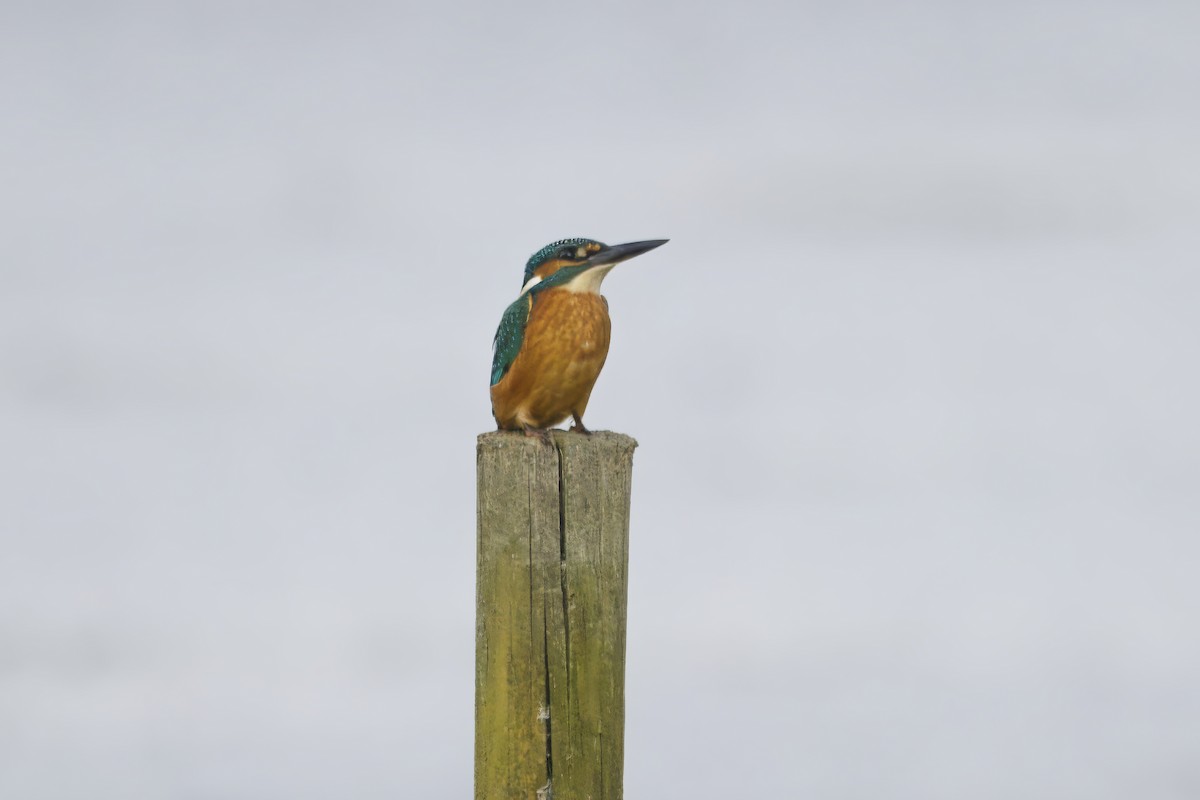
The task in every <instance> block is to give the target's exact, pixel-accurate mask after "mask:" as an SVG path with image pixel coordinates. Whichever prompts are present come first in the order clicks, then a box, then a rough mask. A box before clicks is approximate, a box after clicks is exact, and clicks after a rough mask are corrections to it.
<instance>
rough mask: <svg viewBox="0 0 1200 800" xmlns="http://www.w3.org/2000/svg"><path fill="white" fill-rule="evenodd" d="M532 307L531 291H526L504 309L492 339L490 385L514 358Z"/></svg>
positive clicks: (497, 381)
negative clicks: (494, 336)
mask: <svg viewBox="0 0 1200 800" xmlns="http://www.w3.org/2000/svg"><path fill="white" fill-rule="evenodd" d="M532 308H533V293H532V292H526V293H525V294H523V295H521V296H520V297H518V298H517V299H516V300H515V301H514V302H513V304H512V305H510V306H509V307H508V308H506V309H504V316H502V317H501V318H500V327H499V328H497V329H496V338H495V339H493V340H492V386H495V385H496V384H497V383H499V382H500V379H501V378H503V377H504V375H505V373H507V372H508V368H509V367H511V366H512V363H513V361H514V360H516V358H517V353H518V352H519V351H520V350H521V341H522V340H523V339H524V338H525V324H526V323H527V322H529V312H530V310H531V309H532Z"/></svg>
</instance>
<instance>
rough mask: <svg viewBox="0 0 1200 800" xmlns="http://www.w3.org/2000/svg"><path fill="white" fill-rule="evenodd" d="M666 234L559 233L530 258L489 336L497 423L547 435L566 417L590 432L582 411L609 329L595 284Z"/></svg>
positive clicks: (605, 349) (576, 428)
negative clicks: (610, 240) (617, 238)
mask: <svg viewBox="0 0 1200 800" xmlns="http://www.w3.org/2000/svg"><path fill="white" fill-rule="evenodd" d="M667 241H668V240H667V239H650V240H647V241H642V242H629V243H626V244H617V245H606V244H604V243H603V242H598V241H596V240H595V239H579V238H576V239H559V240H558V241H556V242H551V243H550V244H548V245H546V246H545V247H543V248H542V249H541V250H538V251H537V252H536V253H534V254H533V255H532V256H531V257H530V258H529V261H528V262H527V263H526V264H525V280H524V284H523V285H522V287H521V293H520V294H519V295H518V296H517V299H516V300H514V301H513V302H512V304H511V305H509V307H508V308H507V309H505V311H504V314H503V316H502V317H501V318H500V326H499V327H498V328H497V329H496V336H495V338H494V339H493V340H492V386H491V396H492V416H494V417H495V418H496V426H497V428H498V429H499V430H502V431H524V432H525V433H526V434H527V435H543V436H546V435H548V434H546V433H545V431H546V430H547V429H549V428H551V427H553V426H555V425H558V424H559V423H561V422H563V421H564V420H566V419H567V418H568V417H571V418H572V422H573V424H572V425H571V431H573V432H576V433H583V434H590V433H591V431H589V430H588V429H587V428H586V427H584V424H583V412H584V411H586V410H587V405H588V399H589V398H590V397H591V395H592V387H593V386H595V384H596V378H597V377H599V375H600V370H601V369H602V368H603V367H604V361H605V359H606V358H607V356H608V343H609V336H610V333H611V330H612V323H611V321H610V320H609V316H608V301H607V300H606V299H605V298H604V297H603V296H602V295H601V294H600V284H601V283H602V282H603V281H604V278H605V277H606V276H607V275H608V273H609V272H610V271H611V270H612V268H613V267H615V266H616V265H617V264H619V263H621V262H622V261H627V260H628V259H631V258H633V257H634V256H639V255H642V254H643V253H647V252H649V251H651V250H653V249H654V248H656V247H660V246H662V245H664V244H666V243H667Z"/></svg>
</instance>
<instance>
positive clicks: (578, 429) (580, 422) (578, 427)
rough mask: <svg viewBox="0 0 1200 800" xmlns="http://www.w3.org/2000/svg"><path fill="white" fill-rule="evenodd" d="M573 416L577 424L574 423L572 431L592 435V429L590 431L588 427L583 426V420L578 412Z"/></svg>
mask: <svg viewBox="0 0 1200 800" xmlns="http://www.w3.org/2000/svg"><path fill="white" fill-rule="evenodd" d="M571 416H572V417H573V418H574V420H575V424H573V425H572V426H571V428H570V432H571V433H582V434H583V435H584V436H591V435H592V432H591V431H589V430H588V429H587V428H585V427H583V420H581V419H580V418H579V415H578V414H572V415H571Z"/></svg>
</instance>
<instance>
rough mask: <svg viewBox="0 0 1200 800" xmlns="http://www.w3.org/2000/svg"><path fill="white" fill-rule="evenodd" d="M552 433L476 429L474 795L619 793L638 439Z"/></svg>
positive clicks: (567, 798)
mask: <svg viewBox="0 0 1200 800" xmlns="http://www.w3.org/2000/svg"><path fill="white" fill-rule="evenodd" d="M551 437H552V439H551V441H549V442H547V441H544V440H542V439H540V438H538V437H531V436H525V435H523V434H519V433H485V434H482V435H481V436H480V437H479V442H478V449H477V458H478V480H479V495H478V518H479V519H478V525H479V547H478V565H477V569H478V572H477V575H476V601H475V602H476V608H475V614H476V618H475V800H501V799H502V800H510V798H521V800H526V799H528V800H620V798H621V797H622V780H623V773H624V766H625V750H624V747H625V603H626V595H627V589H628V579H627V567H628V563H629V491H630V480H631V475H632V470H633V450H634V448H635V447H637V442H635V441H634V440H633V439H631V438H630V437H628V436H623V435H621V434H619V433H607V432H597V433H594V434H592V435H591V436H582V435H580V434H574V433H566V432H563V431H554V432H553V433H552V434H551Z"/></svg>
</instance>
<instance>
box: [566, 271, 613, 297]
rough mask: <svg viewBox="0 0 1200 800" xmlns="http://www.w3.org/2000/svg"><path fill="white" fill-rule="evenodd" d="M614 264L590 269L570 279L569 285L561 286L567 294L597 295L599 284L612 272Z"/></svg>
mask: <svg viewBox="0 0 1200 800" xmlns="http://www.w3.org/2000/svg"><path fill="white" fill-rule="evenodd" d="M615 266H616V264H605V265H603V266H600V267H592V268H591V269H587V270H584V271H583V272H581V273H579V274H578V275H576V276H575V277H574V278H572V279H571V281H570V282H569V283H564V284H563V285H562V288H563V289H566V290H567V291H568V292H579V293H589V292H590V293H591V294H598V293H599V292H600V284H601V283H602V282H603V281H604V277H605V276H606V275H608V273H609V272H611V271H612V268H613V267H615Z"/></svg>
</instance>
